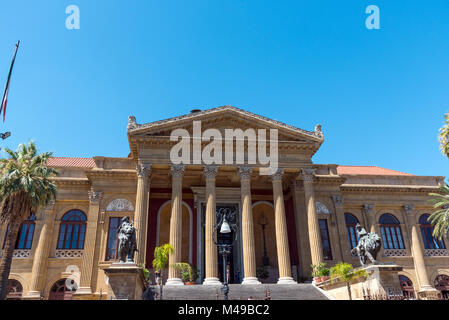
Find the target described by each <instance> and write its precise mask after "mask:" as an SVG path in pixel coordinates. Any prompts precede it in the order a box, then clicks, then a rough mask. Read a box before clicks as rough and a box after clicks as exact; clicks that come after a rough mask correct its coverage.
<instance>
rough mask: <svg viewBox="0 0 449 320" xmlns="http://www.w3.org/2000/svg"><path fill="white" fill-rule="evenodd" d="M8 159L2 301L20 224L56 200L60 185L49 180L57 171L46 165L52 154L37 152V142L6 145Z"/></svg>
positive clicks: (2, 212)
mask: <svg viewBox="0 0 449 320" xmlns="http://www.w3.org/2000/svg"><path fill="white" fill-rule="evenodd" d="M4 150H5V151H6V153H7V154H8V156H9V157H8V158H7V159H0V175H1V176H0V221H1V222H2V223H6V222H9V232H8V236H7V238H6V243H5V249H4V251H3V256H2V259H1V261H0V300H4V299H5V298H6V294H7V292H6V286H7V283H8V277H9V273H10V270H11V263H12V256H13V253H14V247H15V243H16V238H17V234H18V231H19V227H20V224H21V223H22V222H23V221H24V220H25V219H26V218H27V217H28V216H29V214H30V212H31V211H32V210H36V209H37V208H38V207H41V206H46V205H48V204H49V203H50V201H51V200H54V199H56V193H57V188H56V185H55V184H54V183H53V182H52V181H51V180H50V178H51V177H53V176H55V175H57V174H58V172H57V171H56V170H55V169H52V168H49V167H47V160H48V158H50V157H51V155H52V154H51V153H49V152H44V153H41V154H37V149H36V145H35V144H34V142H32V141H30V142H29V143H28V145H25V144H20V145H19V147H18V148H17V151H12V150H10V149H8V148H4Z"/></svg>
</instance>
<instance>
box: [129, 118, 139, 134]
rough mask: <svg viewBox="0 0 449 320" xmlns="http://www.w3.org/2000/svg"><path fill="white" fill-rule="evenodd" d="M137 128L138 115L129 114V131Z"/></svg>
mask: <svg viewBox="0 0 449 320" xmlns="http://www.w3.org/2000/svg"><path fill="white" fill-rule="evenodd" d="M136 128H137V123H136V117H134V116H129V117H128V129H127V130H128V131H130V130H133V129H136Z"/></svg>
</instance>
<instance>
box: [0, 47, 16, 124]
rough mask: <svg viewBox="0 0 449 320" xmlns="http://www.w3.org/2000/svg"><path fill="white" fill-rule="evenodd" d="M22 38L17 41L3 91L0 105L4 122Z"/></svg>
mask: <svg viewBox="0 0 449 320" xmlns="http://www.w3.org/2000/svg"><path fill="white" fill-rule="evenodd" d="M19 46H20V40H19V41H17V44H16V49H15V50H14V56H13V58H12V62H11V67H10V68H9V73H8V79H7V80H6V86H5V91H4V93H3V99H2V105H1V106H0V114H1V113H2V112H3V122H5V115H6V104H7V102H8V92H9V83H10V81H11V74H12V70H13V68H14V62H15V61H16V56H17V51H18V50H19Z"/></svg>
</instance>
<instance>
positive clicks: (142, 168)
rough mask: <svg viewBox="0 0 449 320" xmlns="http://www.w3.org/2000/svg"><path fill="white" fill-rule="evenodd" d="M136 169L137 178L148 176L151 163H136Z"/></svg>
mask: <svg viewBox="0 0 449 320" xmlns="http://www.w3.org/2000/svg"><path fill="white" fill-rule="evenodd" d="M136 171H137V176H138V177H139V178H145V177H148V176H149V175H150V174H151V164H147V163H138V164H137V166H136Z"/></svg>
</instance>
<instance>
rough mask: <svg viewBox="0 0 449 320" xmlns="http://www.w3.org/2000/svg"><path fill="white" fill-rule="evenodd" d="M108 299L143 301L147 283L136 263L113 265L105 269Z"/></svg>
mask: <svg viewBox="0 0 449 320" xmlns="http://www.w3.org/2000/svg"><path fill="white" fill-rule="evenodd" d="M104 273H105V274H106V276H107V278H108V279H107V283H108V286H109V290H108V299H116V300H141V299H142V294H143V292H144V291H145V287H146V283H145V277H144V275H143V270H142V268H139V267H138V266H137V265H136V264H135V263H113V264H111V265H110V266H109V267H108V268H105V269H104Z"/></svg>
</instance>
